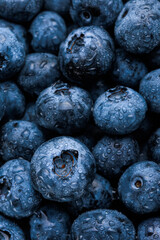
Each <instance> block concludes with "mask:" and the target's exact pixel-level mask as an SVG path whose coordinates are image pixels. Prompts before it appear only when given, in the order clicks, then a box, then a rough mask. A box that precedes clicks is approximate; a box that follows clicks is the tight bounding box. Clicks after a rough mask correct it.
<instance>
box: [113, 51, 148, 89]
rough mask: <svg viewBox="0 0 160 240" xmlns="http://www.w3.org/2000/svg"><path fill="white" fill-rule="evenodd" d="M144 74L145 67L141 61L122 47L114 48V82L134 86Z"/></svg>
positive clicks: (136, 85) (145, 72)
mask: <svg viewBox="0 0 160 240" xmlns="http://www.w3.org/2000/svg"><path fill="white" fill-rule="evenodd" d="M146 74H147V68H146V66H145V64H144V63H143V62H142V61H140V60H139V59H138V58H136V57H134V56H132V55H131V54H129V53H127V52H125V51H124V50H123V49H117V50H116V60H115V62H114V65H113V70H112V76H113V80H114V82H115V83H116V84H118V85H124V86H127V87H131V88H136V87H138V86H139V83H140V80H141V79H142V78H143V77H144V76H145V75H146Z"/></svg>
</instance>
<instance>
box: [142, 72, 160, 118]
mask: <svg viewBox="0 0 160 240" xmlns="http://www.w3.org/2000/svg"><path fill="white" fill-rule="evenodd" d="M139 92H140V94H141V95H142V96H143V97H144V98H145V100H146V102H147V103H148V106H149V109H150V110H151V111H152V112H155V113H158V114H159V113H160V69H157V70H154V71H152V72H150V73H148V74H147V75H146V76H145V77H144V78H143V79H142V81H141V82H140V87H139Z"/></svg>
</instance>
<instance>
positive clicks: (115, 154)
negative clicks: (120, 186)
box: [93, 136, 139, 182]
mask: <svg viewBox="0 0 160 240" xmlns="http://www.w3.org/2000/svg"><path fill="white" fill-rule="evenodd" d="M93 156H94V157H95V159H96V165H97V171H98V172H100V173H101V174H102V175H103V176H104V177H106V178H107V179H110V180H111V181H113V182H115V181H117V179H118V178H119V177H120V176H121V175H122V173H123V172H124V170H125V169H126V168H127V167H129V166H130V165H132V164H133V163H135V162H137V161H138V159H139V146H138V143H137V141H136V140H134V139H133V138H131V137H123V138H118V137H114V138H113V137H107V136H106V137H104V138H102V139H101V140H100V141H99V142H98V143H97V144H96V146H95V147H94V149H93Z"/></svg>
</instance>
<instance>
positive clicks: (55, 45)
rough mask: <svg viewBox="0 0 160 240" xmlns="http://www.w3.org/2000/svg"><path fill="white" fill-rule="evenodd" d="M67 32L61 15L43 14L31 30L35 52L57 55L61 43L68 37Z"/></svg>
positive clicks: (37, 18) (35, 21)
mask: <svg viewBox="0 0 160 240" xmlns="http://www.w3.org/2000/svg"><path fill="white" fill-rule="evenodd" d="M66 32H67V29H66V25H65V22H64V20H63V18H62V17H61V16H60V15H59V14H57V13H55V12H50V11H44V12H41V13H40V14H39V15H38V16H37V17H36V18H35V19H34V20H33V22H32V24H31V26H30V29H29V33H30V34H31V37H32V41H31V45H32V48H33V50H34V51H35V52H48V53H55V54H56V53H57V52H58V50H59V45H60V43H61V42H62V41H63V40H64V39H65V37H66Z"/></svg>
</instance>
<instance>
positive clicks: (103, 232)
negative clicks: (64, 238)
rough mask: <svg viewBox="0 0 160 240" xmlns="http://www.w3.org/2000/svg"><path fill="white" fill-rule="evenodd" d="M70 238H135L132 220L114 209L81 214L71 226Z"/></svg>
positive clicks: (126, 239)
mask: <svg viewBox="0 0 160 240" xmlns="http://www.w3.org/2000/svg"><path fill="white" fill-rule="evenodd" d="M70 239H71V240H77V239H86V240H88V239H96V240H102V239H106V240H108V239H114V240H124V239H125V240H135V229H134V226H133V224H132V222H131V221H130V220H129V219H128V218H127V217H126V216H125V215H123V214H122V213H120V212H118V211H115V210H105V209H104V210H102V209H98V210H93V211H89V212H86V213H83V214H81V215H80V216H79V217H78V218H77V219H76V220H75V221H74V223H73V225H72V227H71V238H70Z"/></svg>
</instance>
